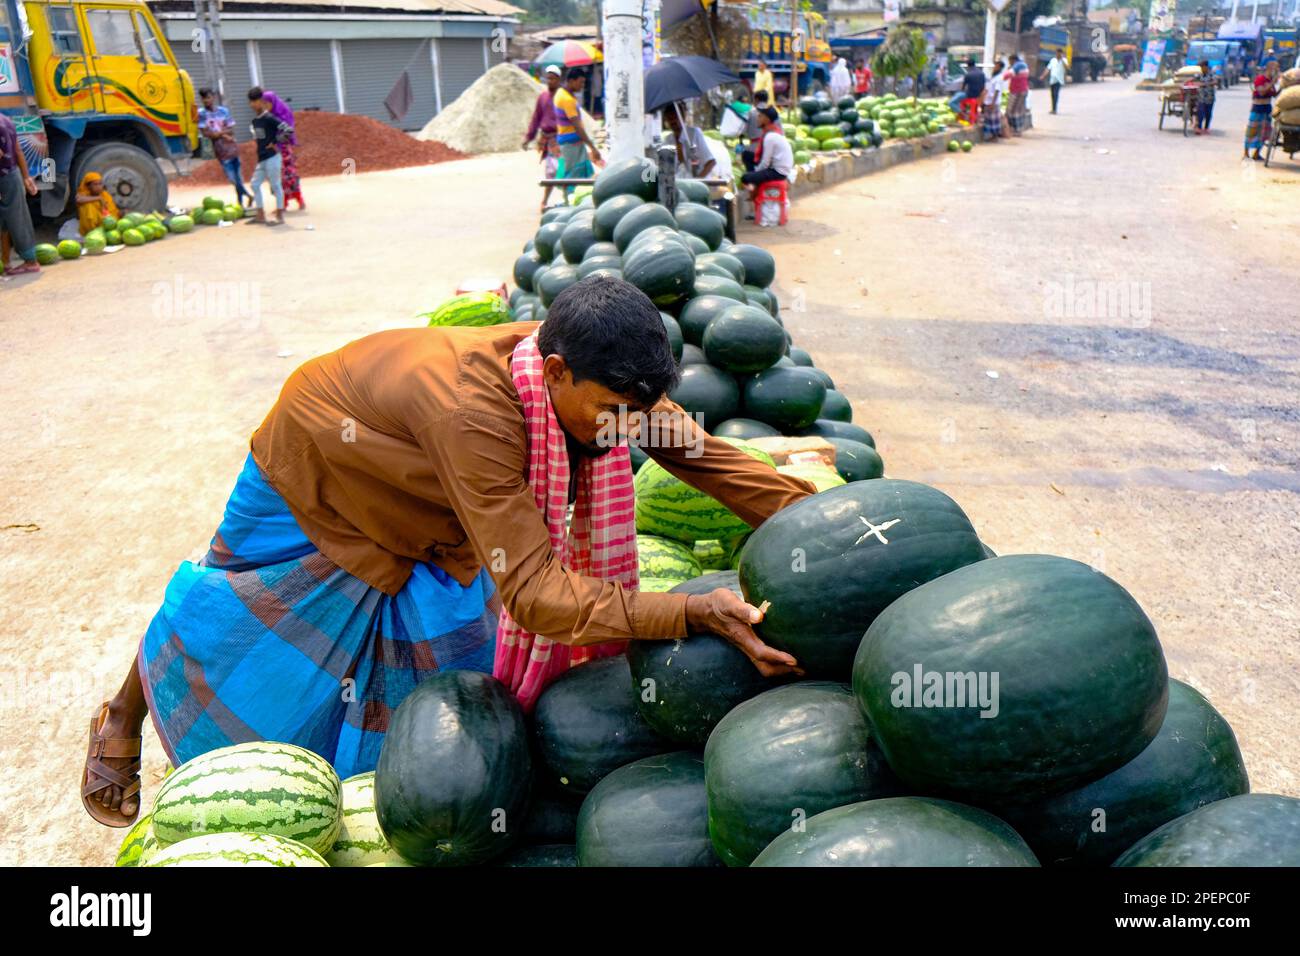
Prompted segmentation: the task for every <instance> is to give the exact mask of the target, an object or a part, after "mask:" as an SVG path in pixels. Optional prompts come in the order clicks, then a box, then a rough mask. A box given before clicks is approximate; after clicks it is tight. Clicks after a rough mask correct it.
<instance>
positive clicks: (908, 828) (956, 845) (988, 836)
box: [754, 797, 1038, 867]
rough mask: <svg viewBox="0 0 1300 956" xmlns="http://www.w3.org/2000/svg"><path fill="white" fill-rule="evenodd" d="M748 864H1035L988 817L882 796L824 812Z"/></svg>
mask: <svg viewBox="0 0 1300 956" xmlns="http://www.w3.org/2000/svg"><path fill="white" fill-rule="evenodd" d="M754 866H930V867H957V866H962V867H965V866H1038V860H1037V859H1035V857H1034V854H1033V852H1032V851H1031V850H1030V849H1029V847H1028V846H1027V845H1026V844H1025V841H1024V840H1022V839H1021V838H1020V836H1019V834H1017V833H1016V831H1015V830H1013V829H1011V827H1009V826H1008V825H1007V824H1006V823H1005V822H1004V821H1002V820H999V819H998V818H997V817H995V816H994V815H993V814H991V813H988V812H987V811H985V810H979V809H976V808H975V807H968V806H964V805H962V804H960V803H950V802H949V801H947V800H933V799H930V798H928V797H886V798H884V799H880V800H866V801H863V802H861V803H852V804H849V805H848V806H843V807H836V808H835V809H833V810H826V811H825V812H823V813H819V814H817V815H816V816H815V817H812V818H811V819H810V820H808V822H807V825H806V826H805V827H804V828H803V829H802V830H797V831H796V830H786V832H784V833H782V834H781V835H780V836H779V837H777V838H776V839H775V840H773V841H772V842H771V844H769V845H768V847H767V848H766V849H764V850H763V852H762V853H760V854H759V855H758V859H756V860H755V861H754Z"/></svg>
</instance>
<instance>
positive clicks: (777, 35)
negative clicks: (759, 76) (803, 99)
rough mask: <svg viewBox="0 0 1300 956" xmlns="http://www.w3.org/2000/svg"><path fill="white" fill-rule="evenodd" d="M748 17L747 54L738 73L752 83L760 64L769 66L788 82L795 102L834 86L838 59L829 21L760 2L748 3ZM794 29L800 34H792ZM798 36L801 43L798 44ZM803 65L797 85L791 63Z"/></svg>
mask: <svg viewBox="0 0 1300 956" xmlns="http://www.w3.org/2000/svg"><path fill="white" fill-rule="evenodd" d="M744 9H745V17H746V19H747V20H748V24H749V35H748V42H747V43H746V50H745V55H744V57H743V58H742V59H741V61H740V63H739V69H738V70H737V72H738V73H739V74H740V76H741V77H742V78H744V79H746V80H752V79H753V78H754V73H755V71H757V69H758V61H759V60H763V61H764V62H765V63H767V68H768V69H769V70H771V71H772V73H773V74H774V79H775V80H776V82H777V83H780V82H781V81H782V80H785V81H786V83H787V84H788V85H787V87H786V89H787V91H789V90H792V89H793V90H796V91H797V92H790V93H789V95H790V97H791V101H793V100H794V98H795V96H796V95H803V94H807V93H812V92H814V91H816V90H819V89H822V88H824V87H827V86H829V85H830V82H831V66H832V65H833V64H834V59H833V57H832V55H831V47H830V43H829V42H828V40H827V38H828V36H829V33H828V30H827V25H826V21H825V19H823V18H822V17H821V16H820V15H819V14H816V13H812V12H810V11H802V10H801V11H800V12H799V13H798V14H797V15H793V16H792V11H791V8H790V7H789V6H783V5H769V4H762V5H761V6H760V5H759V4H757V3H754V4H745V7H744ZM791 27H794V28H795V30H796V31H797V34H792V33H791ZM796 37H797V39H798V42H797V43H796ZM792 62H797V63H798V65H799V80H798V83H797V84H794V83H790V82H789V81H790V74H791V64H792Z"/></svg>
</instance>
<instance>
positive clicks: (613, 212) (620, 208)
mask: <svg viewBox="0 0 1300 956" xmlns="http://www.w3.org/2000/svg"><path fill="white" fill-rule="evenodd" d="M644 205H645V200H644V199H642V198H641V197H640V196H615V197H614V198H612V199H610V200H608V201H607V202H605V203H602V204H601V206H600V207H599V208H598V209H597V210H596V215H595V216H594V217H593V218H592V221H591V228H592V232H593V233H594V235H595V236H596V239H597V241H599V242H613V241H614V229H615V228H616V227H617V226H618V224H619V221H620V220H621V219H622V218H623V217H624V216H626V215H627V214H628V213H629V212H631V211H632V210H633V209H636V208H637V207H638V206H644ZM620 251H621V250H620V249H619V248H618V247H617V246H615V247H614V252H615V253H618V252H620Z"/></svg>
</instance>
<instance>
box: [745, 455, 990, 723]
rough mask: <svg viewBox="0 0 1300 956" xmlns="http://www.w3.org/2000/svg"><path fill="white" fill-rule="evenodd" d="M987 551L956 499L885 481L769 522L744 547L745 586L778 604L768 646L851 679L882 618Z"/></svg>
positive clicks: (851, 487) (816, 500) (753, 598)
mask: <svg viewBox="0 0 1300 956" xmlns="http://www.w3.org/2000/svg"><path fill="white" fill-rule="evenodd" d="M796 548H797V549H798V552H797V553H796V552H795V551H794V550H792V549H796ZM983 557H984V552H983V549H982V547H981V545H980V541H979V537H978V535H976V534H975V529H974V528H973V527H971V523H970V520H969V519H968V518H967V517H966V515H965V513H964V512H963V511H962V510H961V508H960V507H958V506H957V503H956V502H955V501H953V500H952V499H951V498H949V497H948V496H947V495H945V494H944V493H943V492H941V491H939V490H938V489H937V488H931V487H930V486H928V485H922V484H918V483H917V482H913V481H898V480H893V479H888V478H881V479H878V480H876V481H855V482H853V483H851V484H847V485H842V486H840V487H838V488H831V489H830V490H828V491H823V492H821V493H820V494H817V495H813V496H812V497H810V498H805V499H803V500H802V501H797V502H795V503H794V504H792V505H789V506H787V507H785V508H783V509H781V510H780V511H778V512H777V513H776V514H774V515H773V516H772V517H770V518H768V519H767V521H765V522H763V524H762V525H760V526H759V527H758V529H757V530H755V531H754V533H753V534H752V535H750V537H749V540H748V541H747V542H746V544H745V549H744V551H743V552H741V556H740V583H741V587H743V588H744V591H745V596H746V599H747V600H748V601H749V603H750V604H753V605H755V606H758V605H760V604H762V603H763V602H764V601H770V602H771V606H770V607H769V608H768V611H767V614H766V616H765V617H764V619H763V622H762V623H761V624H759V625H758V627H757V630H758V631H759V633H760V636H762V638H763V639H764V640H765V641H766V642H767V643H768V644H771V645H772V646H773V647H777V648H780V649H781V650H784V651H787V652H789V653H790V654H793V655H794V657H795V658H796V659H797V660H798V661H799V663H800V665H801V666H803V667H804V668H805V669H806V670H807V671H808V673H809V674H811V675H813V676H817V677H827V678H831V679H839V680H847V679H848V678H849V676H850V674H851V672H852V667H853V657H854V654H855V653H856V652H857V650H858V644H859V643H861V641H862V635H863V632H865V631H866V629H867V627H868V626H869V625H870V624H871V622H872V621H873V620H875V619H876V616H877V615H878V614H880V613H881V612H882V611H884V610H885V608H886V607H888V606H889V605H890V604H892V603H893V602H894V601H895V600H897V599H898V598H899V597H900V596H902V595H904V594H906V593H907V592H908V591H910V590H911V589H912V588H915V587H917V586H918V585H920V584H923V583H924V582H926V581H929V580H931V579H933V578H937V577H939V576H940V575H944V574H947V573H948V572H950V571H953V570H955V569H957V568H961V567H963V566H964V565H967V564H972V563H973V562H976V561H980V560H982V559H983ZM985 723H996V721H985Z"/></svg>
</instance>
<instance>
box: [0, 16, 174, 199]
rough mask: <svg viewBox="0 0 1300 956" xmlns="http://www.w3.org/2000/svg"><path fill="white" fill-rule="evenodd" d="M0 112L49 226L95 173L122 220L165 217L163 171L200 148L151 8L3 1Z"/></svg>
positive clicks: (171, 60)
mask: <svg viewBox="0 0 1300 956" xmlns="http://www.w3.org/2000/svg"><path fill="white" fill-rule="evenodd" d="M0 111H3V112H4V113H6V114H8V116H9V117H10V118H11V119H12V120H13V121H14V125H15V126H16V127H17V128H18V136H19V144H20V147H21V148H22V150H23V153H24V155H25V156H26V159H27V164H28V168H29V169H30V170H31V172H32V175H33V177H34V178H35V179H36V183H37V186H38V189H39V191H38V193H37V196H38V198H37V200H34V201H33V204H32V205H33V213H34V214H35V215H36V216H37V217H40V218H45V219H55V218H58V217H61V216H62V215H63V214H64V212H65V211H66V210H67V209H68V206H69V204H70V202H71V198H72V194H73V193H74V192H75V190H76V185H77V183H78V182H80V180H81V176H82V174H83V173H85V172H88V171H90V170H94V171H95V172H98V173H99V174H100V175H102V176H103V177H104V188H105V189H106V190H107V191H108V193H109V194H110V195H111V196H112V197H113V200H114V202H116V203H117V205H118V208H120V209H121V210H122V211H123V212H128V211H140V212H149V211H153V210H161V209H164V208H165V207H166V205H167V176H166V174H165V173H164V172H163V168H162V166H161V165H160V163H161V162H166V161H170V162H172V163H173V164H174V163H175V160H177V159H178V158H180V157H186V156H190V155H191V154H192V153H193V152H194V150H195V149H196V148H197V146H198V142H199V133H198V109H197V103H196V102H195V96H194V87H193V84H192V83H191V82H190V78H189V76H188V75H187V74H186V73H185V71H184V70H182V69H180V68H179V67H178V66H177V65H176V59H175V57H174V56H173V55H172V51H171V49H170V48H169V47H168V45H167V40H166V38H165V37H164V36H163V33H162V30H161V29H159V26H158V23H157V21H156V20H155V19H154V17H153V14H152V13H151V12H150V11H149V8H148V7H147V6H145V4H144V2H143V0H94V2H89V0H0Z"/></svg>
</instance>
